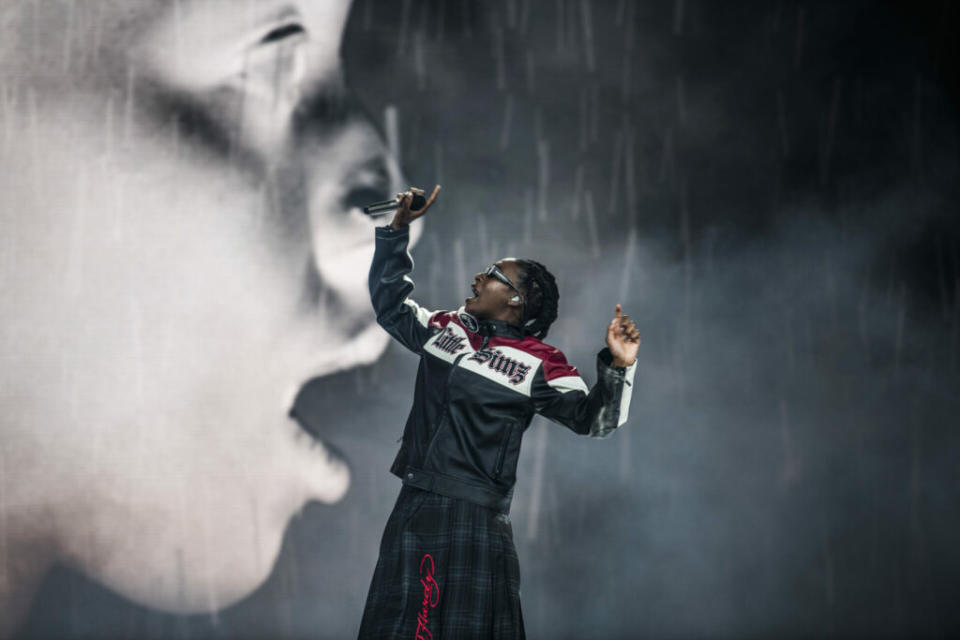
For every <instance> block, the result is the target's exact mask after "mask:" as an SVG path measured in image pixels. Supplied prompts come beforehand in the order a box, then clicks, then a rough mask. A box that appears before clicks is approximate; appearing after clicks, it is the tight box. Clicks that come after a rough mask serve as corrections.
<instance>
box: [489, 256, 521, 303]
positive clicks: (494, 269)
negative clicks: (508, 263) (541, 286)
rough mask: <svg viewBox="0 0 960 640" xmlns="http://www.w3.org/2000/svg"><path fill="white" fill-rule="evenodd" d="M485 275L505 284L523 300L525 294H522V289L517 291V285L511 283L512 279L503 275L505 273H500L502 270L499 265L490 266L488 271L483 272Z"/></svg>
mask: <svg viewBox="0 0 960 640" xmlns="http://www.w3.org/2000/svg"><path fill="white" fill-rule="evenodd" d="M483 274H484V275H485V276H487V277H488V278H489V277H491V276H492V277H494V278H496V279H497V280H499V281H500V282H502V283H503V284H505V285H507V286H508V287H510V288H511V289H513V290H514V291H516V292H517V294H518V295H519V296H520V300H521V301H522V300H523V294H522V293H520V289H517V287H516V285H514V284H513V283H512V282H510V278H508V277H507V276H506V274H504V273H503V271H500V268H499V267H498V266H497V265H495V264H492V265H490V266H489V267H487V270H486V271H484V272H483Z"/></svg>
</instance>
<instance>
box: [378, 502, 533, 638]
mask: <svg viewBox="0 0 960 640" xmlns="http://www.w3.org/2000/svg"><path fill="white" fill-rule="evenodd" d="M359 638H360V640H374V639H376V640H382V639H391V638H410V639H416V638H422V639H426V640H441V639H443V640H455V639H463V640H467V639H470V640H473V639H478V638H483V639H488V638H495V639H497V640H501V639H503V640H507V639H509V640H519V639H523V638H525V635H524V629H523V613H522V611H521V608H520V565H519V562H518V560H517V552H516V548H515V547H514V544H513V528H512V525H511V524H510V520H509V518H508V517H507V516H506V515H505V514H499V513H497V512H495V511H493V510H491V509H488V508H487V507H483V506H481V505H477V504H474V503H472V502H468V501H466V500H460V499H457V498H450V497H448V496H443V495H440V494H437V493H432V492H429V491H423V490H421V489H417V488H414V487H410V486H407V485H403V486H402V487H401V489H400V495H399V496H398V497H397V502H396V505H395V506H394V508H393V511H392V512H391V514H390V517H389V519H388V520H387V525H386V527H385V529H384V532H383V538H382V540H381V542H380V556H379V558H378V560H377V566H376V569H375V570H374V573H373V579H372V580H371V582H370V591H369V593H368V594H367V602H366V606H365V607H364V611H363V619H362V621H361V623H360V634H359Z"/></svg>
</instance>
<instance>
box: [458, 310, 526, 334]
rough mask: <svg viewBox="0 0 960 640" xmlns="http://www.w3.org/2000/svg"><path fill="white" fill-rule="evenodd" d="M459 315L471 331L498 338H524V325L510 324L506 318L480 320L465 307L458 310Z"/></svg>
mask: <svg viewBox="0 0 960 640" xmlns="http://www.w3.org/2000/svg"><path fill="white" fill-rule="evenodd" d="M457 317H458V318H460V322H462V323H463V326H465V327H466V328H467V329H469V330H470V331H473V332H474V333H479V334H480V335H482V336H487V337H491V338H492V337H494V336H496V337H498V338H522V337H523V336H524V335H525V334H524V331H523V327H521V326H520V325H517V324H510V323H509V322H507V321H505V320H479V319H477V318H476V316H474V315H473V314H470V313H467V312H466V311H464V309H463V307H460V308H459V309H458V310H457Z"/></svg>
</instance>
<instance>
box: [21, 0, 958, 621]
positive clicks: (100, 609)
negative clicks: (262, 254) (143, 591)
mask: <svg viewBox="0 0 960 640" xmlns="http://www.w3.org/2000/svg"><path fill="white" fill-rule="evenodd" d="M957 14H958V10H957V6H956V5H955V4H953V3H949V2H936V3H934V2H930V3H925V4H918V3H910V4H907V3H899V4H893V3H879V2H838V3H829V4H828V3H818V2H792V1H791V2H772V1H771V2H736V3H734V2H723V3H719V2H705V1H697V0H671V1H668V2H631V1H627V0H611V1H609V2H600V1H597V0H594V1H580V0H556V1H540V2H534V1H533V0H509V1H508V0H501V1H495V2H479V1H478V0H467V1H463V2H459V1H457V2H453V1H446V2H445V1H442V0H438V1H416V2H414V1H410V0H405V1H403V2H392V1H391V2H373V1H371V0H358V1H357V3H356V4H355V5H354V8H353V14H352V16H351V19H350V23H349V24H348V27H347V35H346V38H345V45H344V50H343V55H344V59H345V63H346V67H347V77H348V81H349V82H350V84H351V85H352V87H353V88H354V89H355V90H356V92H357V94H358V95H359V98H360V99H361V101H362V102H363V103H364V104H365V105H366V106H367V108H368V110H369V112H370V113H371V114H372V117H373V118H374V120H376V121H377V122H383V119H384V116H383V114H384V109H385V108H386V107H387V106H388V105H393V106H395V108H396V109H397V116H398V122H399V133H400V142H401V149H402V163H403V166H404V169H405V170H406V172H407V175H408V177H409V179H410V181H411V183H412V184H414V185H417V186H421V187H424V188H428V189H429V188H431V187H432V186H433V184H435V183H441V184H442V185H443V191H442V194H441V196H440V199H439V201H438V203H437V205H436V206H435V207H434V208H433V209H431V211H430V214H429V215H428V220H427V222H426V227H425V233H424V236H423V239H422V240H421V243H420V244H419V245H418V246H417V248H416V249H415V251H414V257H415V259H416V261H417V269H416V271H415V272H414V274H413V277H414V280H415V281H416V282H417V285H418V287H417V291H416V293H415V297H416V298H417V299H418V301H419V302H420V303H421V304H423V305H425V306H427V307H429V308H433V309H436V308H454V307H456V306H459V305H460V304H461V303H462V301H463V298H465V297H467V296H468V295H470V294H469V293H468V291H469V283H470V277H471V276H472V274H473V273H474V272H476V271H477V270H479V269H480V268H481V267H483V266H484V265H486V264H488V263H490V262H491V261H493V260H495V259H497V258H500V257H504V256H507V255H517V256H519V257H531V258H535V259H538V260H540V261H541V262H544V263H545V264H547V266H548V267H549V268H550V269H551V271H553V273H554V274H555V275H556V276H557V279H558V282H559V285H560V293H561V300H560V319H559V320H558V321H557V323H556V324H555V325H554V326H553V328H552V329H551V332H550V335H549V337H548V338H547V342H549V343H551V344H554V345H556V346H558V347H560V348H561V349H562V350H563V351H564V352H565V353H566V354H567V355H568V357H569V358H570V359H571V360H572V361H573V362H574V363H575V364H577V365H578V366H579V367H580V369H581V371H582V373H583V375H584V377H585V378H586V380H587V381H588V383H593V382H594V381H595V379H596V374H595V371H594V369H593V368H594V364H593V362H594V357H595V356H594V354H595V353H596V351H597V350H599V349H600V348H601V347H602V346H603V333H604V328H605V325H606V323H607V322H608V321H609V318H610V317H611V315H612V313H613V307H614V305H615V304H616V303H617V302H620V303H622V304H623V305H624V308H625V310H626V312H627V313H629V314H630V315H631V318H633V319H634V320H636V322H637V324H638V326H639V328H640V329H641V332H642V333H643V344H642V345H641V350H640V356H639V364H638V370H637V377H636V387H635V392H634V398H633V404H632V408H631V413H630V421H629V422H628V424H627V425H625V426H624V427H623V428H622V430H621V431H620V432H618V433H617V434H615V435H614V436H613V437H612V438H610V439H606V440H590V439H587V438H578V437H576V436H575V435H574V434H573V433H571V432H569V431H567V430H566V429H564V428H563V427H561V426H559V425H556V424H553V423H549V422H546V421H543V420H541V419H537V420H535V421H534V423H533V425H532V426H531V428H530V430H529V431H528V432H527V434H526V438H525V441H524V446H523V452H522V454H521V459H520V468H519V470H518V482H517V487H516V492H515V498H514V502H513V508H512V511H511V519H512V521H513V528H514V534H515V542H516V545H517V550H518V554H519V556H520V567H521V576H522V586H521V599H522V602H523V607H524V618H525V621H526V627H527V635H528V637H530V638H550V639H554V638H592V637H606V638H636V637H734V636H735V637H742V636H763V637H784V636H818V637H821V636H832V635H836V636H844V637H852V636H869V637H882V636H898V637H903V636H911V637H915V636H930V637H944V636H951V635H954V634H956V633H957V632H958V630H960V613H958V611H957V607H956V603H957V602H958V601H960V550H958V546H957V544H956V540H957V538H958V534H960V447H958V436H957V418H956V415H957V411H958V409H960V399H958V393H957V390H958V388H960V386H958V368H960V224H958V213H957V210H958V208H957V205H958V184H960V182H958V150H960V144H958V142H960V141H958V127H957V125H958V117H957V116H958V109H957V107H958V99H960V93H958V77H960V74H958V69H957V59H958V56H957V51H956V49H957V44H956V43H957V40H956V38H955V33H956V30H957V27H958V26H960V21H958V15H957ZM415 369H416V359H415V357H414V356H412V355H411V354H408V353H405V352H403V351H402V350H401V348H400V347H399V346H397V345H393V346H391V348H390V350H389V351H388V353H387V355H386V356H385V357H384V358H383V359H382V360H381V361H380V362H378V363H377V364H376V365H374V366H372V367H367V368H364V369H361V370H357V371H351V372H347V373H343V374H339V375H336V376H331V377H328V378H324V379H319V380H315V381H313V382H312V383H311V384H309V385H307V386H306V387H305V388H304V389H303V391H302V393H301V396H300V399H299V410H300V412H301V413H302V415H303V416H304V418H305V420H306V421H307V422H308V423H309V422H311V421H312V419H313V420H316V421H317V422H321V420H319V417H320V416H321V415H322V416H323V420H322V422H324V423H326V424H338V425H339V426H338V427H336V428H328V429H327V430H326V431H325V432H324V433H322V434H320V435H321V436H322V437H324V438H327V439H329V440H330V441H331V442H332V443H334V444H335V445H337V446H338V447H339V448H341V449H342V450H343V451H344V453H345V455H346V456H347V457H348V458H349V460H350V462H351V464H352V468H353V470H354V483H353V485H352V486H351V490H350V492H349V493H348V495H347V497H346V498H345V499H344V500H343V501H342V502H341V503H340V504H337V505H335V506H332V507H330V506H321V505H315V504H311V505H309V506H308V507H307V508H306V509H305V510H304V511H303V513H302V514H301V516H300V517H299V518H297V519H295V520H294V521H293V522H292V523H291V527H290V529H289V530H288V533H287V537H286V540H285V542H284V548H283V550H282V552H281V556H280V559H279V561H278V564H277V567H276V569H275V571H274V573H273V575H272V576H271V578H270V579H269V581H268V582H267V584H266V585H265V586H264V587H263V588H262V589H260V590H259V591H258V592H257V593H255V594H254V595H253V596H251V597H250V598H248V599H247V600H246V601H244V602H242V603H240V604H239V605H237V606H235V607H232V608H230V609H227V610H225V611H222V612H220V613H219V614H217V615H213V616H209V615H208V616H192V617H182V616H180V617H178V616H169V615H162V614H159V613H156V612H152V611H148V610H145V609H141V608H139V607H137V606H135V605H132V604H130V603H128V602H126V601H123V600H121V599H119V598H118V597H116V596H114V595H113V594H111V593H108V592H106V591H104V590H102V589H101V588H100V587H97V586H96V585H94V584H92V583H90V582H89V581H87V580H85V579H84V578H82V577H81V576H79V575H77V574H75V573H72V572H69V571H67V570H58V571H56V572H55V573H54V574H52V575H51V577H50V578H49V579H48V580H47V582H46V583H45V585H44V587H43V589H42V590H41V592H40V594H39V596H38V598H37V600H36V602H35V605H34V608H33V611H32V613H31V616H30V618H29V620H28V622H27V624H26V626H25V628H24V630H23V634H22V635H24V636H25V637H26V636H55V637H60V636H70V637H91V638H92V637H97V638H99V637H105V636H111V635H115V636H124V637H155V638H161V637H163V638H166V637H179V638H201V637H311V638H348V637H353V636H355V634H356V630H357V628H358V626H359V622H360V616H361V613H362V610H363V603H364V598H365V596H366V590H367V587H368V585H369V580H370V577H371V576H372V573H373V567H374V565H375V563H376V554H377V549H378V545H379V541H380V535H381V533H382V531H383V526H384V524H385V523H386V519H387V516H388V514H389V512H390V509H391V507H392V505H393V501H394V500H395V498H396V494H397V492H398V491H399V486H400V485H399V480H398V479H397V478H395V477H394V476H392V475H390V474H389V472H388V467H389V464H390V462H391V460H392V459H393V455H394V454H395V452H396V447H397V446H398V445H397V444H396V442H395V440H396V439H397V438H398V437H399V435H400V432H401V430H402V427H403V423H404V420H405V418H406V414H407V411H408V409H409V406H410V402H411V399H410V391H411V389H412V383H413V374H414V372H415ZM311 417H312V418H311ZM332 557H333V558H338V559H339V560H338V561H336V562H335V563H334V565H332V566H331V563H330V558H332Z"/></svg>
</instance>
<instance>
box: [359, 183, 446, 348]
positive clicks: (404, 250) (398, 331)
mask: <svg viewBox="0 0 960 640" xmlns="http://www.w3.org/2000/svg"><path fill="white" fill-rule="evenodd" d="M411 190H412V189H411ZM439 190H440V186H439V185H437V187H436V188H435V189H434V190H433V194H432V195H431V196H430V199H429V200H428V201H427V203H426V204H425V205H424V206H423V207H422V208H420V209H418V210H417V211H413V212H411V210H410V202H411V201H412V200H413V196H412V194H411V193H410V192H406V193H403V194H397V196H398V198H399V199H400V207H399V208H398V209H397V213H396V215H395V216H394V218H393V222H392V223H391V224H389V225H387V226H383V227H377V228H376V229H375V230H374V233H375V234H376V244H375V250H374V253H373V262H372V263H371V264H370V274H369V276H368V278H367V284H368V286H369V288H370V301H371V302H372V303H373V309H374V311H375V312H376V314H377V322H378V323H379V324H380V326H381V327H383V328H384V329H386V331H387V333H389V334H390V335H391V336H393V337H394V338H396V340H397V341H398V342H400V344H402V345H403V346H405V347H406V348H408V349H410V350H411V351H413V352H414V353H417V354H419V353H420V352H421V348H422V347H423V343H425V342H426V341H427V340H428V339H429V338H430V336H431V335H432V333H433V331H432V329H431V328H430V318H431V316H432V315H433V312H431V311H428V310H427V309H424V308H423V307H421V306H420V305H418V304H417V303H416V302H414V301H413V300H412V299H411V298H410V297H409V296H410V293H411V292H412V291H413V280H411V279H410V276H409V275H408V274H410V273H411V272H412V271H413V257H412V256H411V255H410V251H409V250H408V245H409V242H410V226H409V223H410V222H411V221H412V220H414V219H416V218H418V217H420V216H422V215H423V214H424V213H426V211H427V209H428V208H430V206H431V205H432V204H433V202H434V200H436V199H437V193H438V191H439ZM417 191H418V192H419V193H423V192H422V191H419V190H417Z"/></svg>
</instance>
